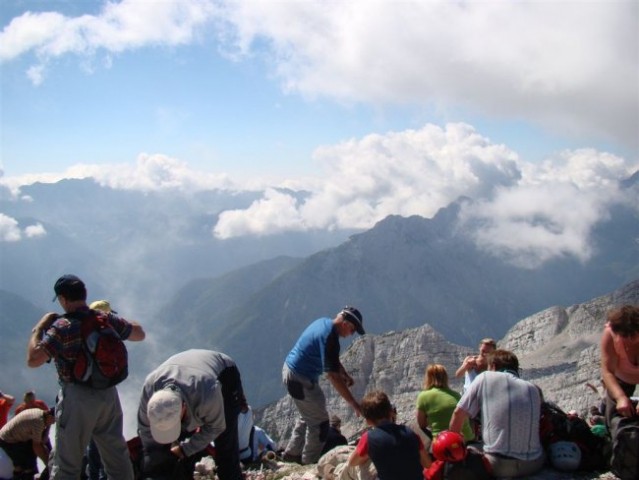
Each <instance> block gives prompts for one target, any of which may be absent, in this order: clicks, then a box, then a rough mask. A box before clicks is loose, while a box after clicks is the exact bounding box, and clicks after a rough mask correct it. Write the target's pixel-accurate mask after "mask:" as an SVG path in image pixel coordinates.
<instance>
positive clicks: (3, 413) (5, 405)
mask: <svg viewBox="0 0 639 480" xmlns="http://www.w3.org/2000/svg"><path fill="white" fill-rule="evenodd" d="M15 401H16V399H15V398H14V397H13V396H12V395H9V394H6V393H3V392H0V428H2V427H4V426H5V424H6V423H7V418H8V417H9V410H11V407H12V406H13V403H14V402H15Z"/></svg>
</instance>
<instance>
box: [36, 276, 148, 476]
mask: <svg viewBox="0 0 639 480" xmlns="http://www.w3.org/2000/svg"><path fill="white" fill-rule="evenodd" d="M54 292H55V297H54V299H53V300H54V301H55V300H56V299H57V300H58V302H59V304H60V306H61V307H62V309H63V310H64V312H65V313H64V314H63V315H58V314H57V313H53V312H51V313H47V314H45V315H44V316H43V317H42V318H41V319H40V321H39V322H38V323H37V324H36V326H35V327H34V328H33V330H32V331H31V337H30V339H29V343H28V345H27V365H28V366H29V367H32V368H37V367H40V366H42V365H43V364H45V363H47V362H48V361H50V360H51V359H53V361H54V363H55V367H56V370H57V374H58V381H59V383H60V391H59V394H58V400H57V403H56V406H55V416H56V420H55V425H56V431H55V440H54V445H53V451H52V452H51V455H50V456H49V473H50V478H51V479H52V480H67V479H68V480H76V479H77V478H79V477H80V473H81V470H82V458H83V456H84V453H85V449H86V447H87V444H88V443H89V440H90V439H91V438H92V437H93V439H94V440H95V442H96V444H97V445H98V449H99V450H100V455H101V457H102V461H103V463H104V466H105V470H106V472H107V475H108V477H109V478H114V479H115V478H117V479H118V480H132V479H133V468H132V466H131V461H130V458H129V451H128V449H127V445H126V441H125V439H124V436H123V433H122V419H123V414H122V406H121V405H120V398H119V396H118V391H117V388H116V386H115V384H117V382H118V381H121V380H122V379H123V378H125V377H126V374H127V372H128V368H127V367H128V365H127V357H126V348H123V347H124V344H123V340H130V341H141V340H144V337H145V333H144V330H143V328H142V327H141V326H140V325H139V324H138V323H136V322H132V321H128V320H125V319H123V318H121V317H118V316H116V315H112V314H109V315H107V314H104V313H102V312H98V311H96V310H91V309H89V306H88V305H87V303H86V299H87V289H86V286H85V284H84V282H83V281H82V280H80V278H78V277H77V276H75V275H63V276H62V277H60V278H59V279H58V280H57V281H56V283H55V285H54ZM88 327H90V328H88ZM103 336H104V337H108V338H105V339H104V342H103V341H102V337H103ZM89 337H91V338H92V339H93V340H94V341H95V348H96V349H95V350H91V348H92V347H91V346H90V345H89V342H87V340H88V338H89ZM102 344H105V345H108V346H109V348H108V349H105V350H104V351H103V350H102V349H99V350H98V347H99V346H100V345H102ZM107 350H109V351H111V352H117V355H111V356H110V357H111V358H108V357H109V355H108V352H107ZM81 367H82V368H81Z"/></svg>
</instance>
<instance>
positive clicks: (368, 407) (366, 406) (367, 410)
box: [360, 390, 393, 422]
mask: <svg viewBox="0 0 639 480" xmlns="http://www.w3.org/2000/svg"><path fill="white" fill-rule="evenodd" d="M360 407H361V409H362V415H364V418H365V419H366V420H371V421H373V422H375V421H379V420H384V419H386V418H390V417H391V414H392V413H393V406H392V405H391V402H390V399H389V398H388V395H386V394H385V393H384V392H382V391H381V390H373V391H372V392H368V393H367V394H366V395H364V398H363V399H362V402H361V404H360Z"/></svg>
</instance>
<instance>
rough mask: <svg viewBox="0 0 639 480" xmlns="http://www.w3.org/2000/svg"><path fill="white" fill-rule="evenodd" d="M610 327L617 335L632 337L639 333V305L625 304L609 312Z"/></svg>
mask: <svg viewBox="0 0 639 480" xmlns="http://www.w3.org/2000/svg"><path fill="white" fill-rule="evenodd" d="M608 323H609V324H610V328H611V329H612V331H613V332H614V333H616V334H617V335H621V336H622V337H632V336H633V335H635V334H637V333H639V307H636V306H633V305H624V306H622V307H619V308H616V309H614V310H612V311H611V312H609V313H608Z"/></svg>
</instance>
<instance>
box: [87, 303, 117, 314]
mask: <svg viewBox="0 0 639 480" xmlns="http://www.w3.org/2000/svg"><path fill="white" fill-rule="evenodd" d="M89 308H90V309H91V310H101V311H103V312H104V313H111V312H112V310H111V304H110V303H109V302H107V301H106V300H96V301H95V302H93V303H92V304H91V305H89ZM113 313H115V312H113Z"/></svg>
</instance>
